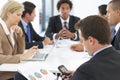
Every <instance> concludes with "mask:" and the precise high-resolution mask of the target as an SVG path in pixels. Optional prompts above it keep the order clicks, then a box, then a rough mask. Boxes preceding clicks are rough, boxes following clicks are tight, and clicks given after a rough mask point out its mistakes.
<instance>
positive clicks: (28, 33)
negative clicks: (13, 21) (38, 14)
mask: <svg viewBox="0 0 120 80" xmlns="http://www.w3.org/2000/svg"><path fill="white" fill-rule="evenodd" d="M27 36H28V42H29V43H31V34H30V26H29V24H28V25H27Z"/></svg>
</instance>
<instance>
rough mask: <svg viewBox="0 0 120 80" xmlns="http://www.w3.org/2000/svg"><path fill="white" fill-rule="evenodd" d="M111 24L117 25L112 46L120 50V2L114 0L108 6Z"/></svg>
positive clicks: (119, 0)
mask: <svg viewBox="0 0 120 80" xmlns="http://www.w3.org/2000/svg"><path fill="white" fill-rule="evenodd" d="M107 17H108V22H109V24H112V25H115V28H114V30H113V36H112V39H111V44H112V45H113V46H114V47H115V48H116V49H117V50H120V0H112V1H111V2H110V3H109V4H108V6H107Z"/></svg>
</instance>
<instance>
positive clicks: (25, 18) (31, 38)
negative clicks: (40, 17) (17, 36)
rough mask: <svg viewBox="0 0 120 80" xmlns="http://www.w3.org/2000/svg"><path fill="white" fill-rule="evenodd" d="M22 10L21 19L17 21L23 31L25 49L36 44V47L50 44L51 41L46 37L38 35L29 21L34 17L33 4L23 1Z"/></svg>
mask: <svg viewBox="0 0 120 80" xmlns="http://www.w3.org/2000/svg"><path fill="white" fill-rule="evenodd" d="M23 5H24V11H23V14H22V19H21V21H20V22H19V24H18V25H19V26H20V27H21V28H22V30H23V33H24V34H25V41H26V49H28V48H30V47H32V46H34V45H36V46H37V45H38V48H43V47H44V45H47V44H52V41H51V40H50V39H49V38H48V37H46V38H45V37H41V36H39V35H38V34H37V33H36V32H35V30H34V29H33V26H32V24H31V21H33V20H34V17H35V7H36V6H35V5H34V4H33V3H31V2H27V1H26V2H24V3H23Z"/></svg>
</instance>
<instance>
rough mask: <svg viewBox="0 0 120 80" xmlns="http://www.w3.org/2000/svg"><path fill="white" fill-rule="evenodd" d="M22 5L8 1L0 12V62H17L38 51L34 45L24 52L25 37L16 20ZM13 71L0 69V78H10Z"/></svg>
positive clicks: (3, 79) (19, 16) (2, 79)
mask: <svg viewBox="0 0 120 80" xmlns="http://www.w3.org/2000/svg"><path fill="white" fill-rule="evenodd" d="M23 10H24V7H23V5H22V4H20V3H18V2H16V1H13V0H12V1H8V2H7V3H6V4H5V5H4V6H3V8H2V10H1V13H0V64H3V63H18V62H20V61H21V60H24V59H27V58H28V57H30V56H31V55H34V54H35V53H37V52H38V49H37V47H36V46H33V47H32V48H30V49H29V50H28V51H27V52H26V53H25V54H22V53H23V52H24V50H25V39H24V35H23V32H22V30H21V28H20V27H19V26H17V25H18V22H19V21H20V19H21V15H22V12H23ZM13 75H14V73H12V72H2V71H0V80H12V77H13Z"/></svg>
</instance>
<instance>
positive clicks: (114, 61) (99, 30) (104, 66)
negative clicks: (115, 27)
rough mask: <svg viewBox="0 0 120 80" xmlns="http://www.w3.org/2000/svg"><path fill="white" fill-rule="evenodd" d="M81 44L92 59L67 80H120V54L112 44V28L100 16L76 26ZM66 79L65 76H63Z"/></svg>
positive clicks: (84, 20) (88, 18) (85, 19)
mask: <svg viewBox="0 0 120 80" xmlns="http://www.w3.org/2000/svg"><path fill="white" fill-rule="evenodd" d="M76 28H77V29H78V31H79V36H80V40H81V43H82V44H83V46H84V47H85V48H86V50H87V51H88V54H89V55H90V56H92V57H91V59H90V60H89V61H87V62H85V63H84V64H82V65H81V66H80V67H79V68H78V69H77V70H76V71H75V72H74V74H73V73H72V72H68V73H71V75H72V77H71V79H70V78H66V79H65V80H120V69H119V67H120V52H119V51H117V50H116V49H115V48H114V47H112V45H111V44H110V27H109V24H108V22H107V21H106V20H105V19H103V18H101V17H99V16H95V15H94V16H88V17H86V18H84V19H83V20H81V21H79V22H78V23H77V24H76ZM63 78H65V76H63Z"/></svg>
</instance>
